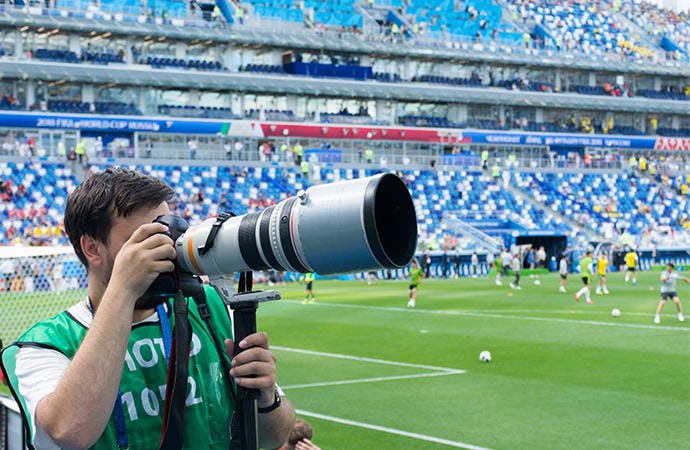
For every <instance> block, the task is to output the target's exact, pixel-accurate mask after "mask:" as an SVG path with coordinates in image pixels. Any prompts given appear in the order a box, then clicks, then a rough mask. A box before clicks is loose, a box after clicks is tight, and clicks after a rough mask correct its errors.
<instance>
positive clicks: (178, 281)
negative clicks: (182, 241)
mask: <svg viewBox="0 0 690 450" xmlns="http://www.w3.org/2000/svg"><path fill="white" fill-rule="evenodd" d="M153 222H154V223H155V222H158V223H162V224H163V225H165V226H167V227H168V232H167V233H165V234H167V235H168V236H170V238H171V239H172V240H173V242H176V241H177V239H178V238H179V237H180V236H182V235H183V234H184V233H185V232H186V231H187V229H188V228H189V225H188V224H187V221H186V220H184V219H183V218H182V217H180V216H175V215H172V214H164V215H161V216H158V217H156V219H155V220H154V221H153ZM174 263H175V270H174V271H172V272H164V273H161V274H159V275H158V277H157V278H156V279H155V280H154V281H153V283H151V286H149V288H148V290H147V291H146V293H145V294H144V296H145V297H172V296H174V295H175V293H176V292H177V291H178V289H182V292H183V293H184V294H185V296H192V295H194V294H196V293H198V292H199V291H201V290H202V286H201V279H200V278H199V277H198V276H197V275H195V274H193V273H190V272H186V271H184V270H182V269H181V268H180V266H179V264H178V262H177V258H175V261H174Z"/></svg>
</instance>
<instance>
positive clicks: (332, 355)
mask: <svg viewBox="0 0 690 450" xmlns="http://www.w3.org/2000/svg"><path fill="white" fill-rule="evenodd" d="M271 348H275V349H277V350H283V351H285V352H293V353H302V354H305V355H313V356H327V357H329V358H338V359H349V360H351V361H363V362H370V363H376V364H389V365H391V366H400V367H412V368H415V369H427V370H435V371H439V372H453V373H456V372H458V371H459V369H451V368H448V367H439V366H427V365H424V364H412V363H404V362H399V361H390V360H387V359H376V358H366V357H364V356H352V355H343V354H340V353H326V352H316V351H313V350H305V349H301V348H291V347H279V346H276V345H271ZM459 372H464V371H462V370H460V371H459Z"/></svg>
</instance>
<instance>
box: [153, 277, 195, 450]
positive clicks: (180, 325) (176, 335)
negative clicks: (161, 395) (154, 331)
mask: <svg viewBox="0 0 690 450" xmlns="http://www.w3.org/2000/svg"><path fill="white" fill-rule="evenodd" d="M173 308H174V311H175V328H174V332H173V339H172V347H171V351H170V361H169V363H168V379H167V383H166V387H165V404H164V407H163V411H164V415H163V431H162V434H161V440H160V449H161V450H173V449H181V448H182V445H183V443H184V436H183V430H184V409H185V402H186V399H187V373H188V369H189V345H190V342H191V339H192V333H191V327H190V325H189V319H188V316H187V301H186V300H185V297H184V294H183V292H182V289H178V291H177V293H176V294H175V302H174V305H173Z"/></svg>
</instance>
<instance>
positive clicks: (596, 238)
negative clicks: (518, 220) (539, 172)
mask: <svg viewBox="0 0 690 450" xmlns="http://www.w3.org/2000/svg"><path fill="white" fill-rule="evenodd" d="M505 188H506V189H507V190H509V191H510V192H512V193H513V195H514V196H515V197H516V198H517V199H520V200H522V201H523V202H525V203H528V204H529V205H531V206H532V208H534V209H536V210H539V211H543V212H544V213H545V214H546V215H548V216H549V217H550V218H551V219H550V222H551V223H558V224H563V225H565V227H566V228H568V229H570V230H572V236H571V237H572V238H573V239H578V238H579V240H581V241H583V240H584V241H588V242H602V241H605V240H606V237H605V236H604V235H603V234H601V233H599V232H597V231H596V230H592V229H586V228H583V227H582V226H581V225H580V224H579V223H577V222H576V221H575V220H573V219H572V218H571V217H569V216H568V215H567V214H564V213H563V212H561V211H560V210H558V209H554V208H553V207H552V206H551V205H549V204H548V203H547V202H546V201H541V200H537V198H536V197H535V196H534V195H532V193H530V192H528V191H526V189H528V185H527V184H526V183H523V182H521V180H520V178H519V177H518V178H516V177H512V183H508V184H507V185H506V186H505ZM545 198H548V197H545ZM583 243H584V242H583Z"/></svg>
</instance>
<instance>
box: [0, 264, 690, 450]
mask: <svg viewBox="0 0 690 450" xmlns="http://www.w3.org/2000/svg"><path fill="white" fill-rule="evenodd" d="M658 277H659V274H658V272H657V273H649V272H648V273H641V274H639V279H638V283H637V285H636V286H633V285H632V284H631V283H624V281H623V277H622V275H621V274H612V275H610V276H609V290H610V292H611V294H610V295H606V296H603V295H602V296H600V295H592V299H593V301H594V304H593V305H587V304H585V303H584V301H583V300H581V301H580V302H576V301H575V299H574V297H573V293H574V292H575V291H576V290H577V289H579V288H580V287H581V281H580V280H579V278H577V277H576V276H571V282H570V285H569V286H568V293H567V294H562V293H558V281H559V278H558V276H557V275H555V274H549V275H544V276H542V277H541V278H540V282H541V284H539V285H535V284H534V280H535V279H534V278H530V277H523V280H522V283H521V284H522V285H523V289H522V290H520V291H517V290H512V289H510V288H509V287H508V286H507V282H508V281H509V280H512V277H510V278H509V279H506V280H504V285H503V286H496V285H495V284H494V283H493V279H488V278H476V279H473V278H465V279H458V280H440V279H438V280H437V279H430V280H424V281H423V283H422V285H421V286H420V288H419V292H418V299H417V307H416V308H415V309H408V308H407V307H406V304H407V293H408V282H406V281H405V280H400V281H386V280H379V281H378V283H377V284H376V285H372V286H368V285H367V284H366V282H364V281H330V280H317V281H316V282H315V283H314V290H315V293H316V296H317V300H316V302H315V303H313V304H302V302H301V300H302V298H303V295H304V285H303V284H299V283H293V284H288V285H287V286H279V287H276V288H278V289H279V290H280V291H281V293H282V296H283V299H282V300H280V301H277V302H270V303H262V304H261V305H260V307H259V311H258V314H257V316H258V329H259V330H262V331H266V332H268V333H269V335H270V338H271V347H272V349H273V352H274V354H275V355H276V357H277V360H278V383H279V384H280V385H281V387H282V388H283V389H284V391H285V393H286V394H287V396H288V398H289V399H290V400H291V401H292V403H293V405H294V406H295V408H296V409H297V411H298V416H300V417H302V418H304V419H306V420H308V421H309V422H310V423H311V424H312V426H313V427H314V441H315V442H316V443H317V444H318V445H319V446H320V447H321V448H323V449H324V450H331V449H400V448H404V449H429V450H431V449H442V448H474V449H479V448H491V449H595V448H597V449H599V448H601V449H631V448H634V449H680V448H690V422H689V421H688V419H689V418H690V318H689V319H688V320H686V321H685V322H683V323H681V322H679V321H678V317H677V314H676V312H675V305H674V304H673V303H668V304H667V305H666V309H665V310H664V314H663V316H662V320H661V324H660V325H655V324H654V323H653V320H652V319H653V316H654V310H655V308H656V306H657V304H658V298H659V292H658V288H659V278H658ZM259 287H263V288H265V289H271V288H269V287H266V286H259ZM678 288H679V289H678V292H679V294H680V297H681V300H682V301H683V307H684V308H685V312H686V313H688V315H690V303H688V300H690V286H689V285H687V284H685V283H682V282H679V283H678ZM613 308H618V309H620V310H621V312H622V314H621V316H620V317H617V318H614V317H612V316H611V310H612V309H613ZM5 320H10V319H8V318H7V317H2V321H3V323H4V321H5ZM482 350H489V351H490V352H491V354H492V356H493V359H492V361H491V362H490V363H482V362H480V361H479V358H478V357H479V353H480V352H481V351H482Z"/></svg>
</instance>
